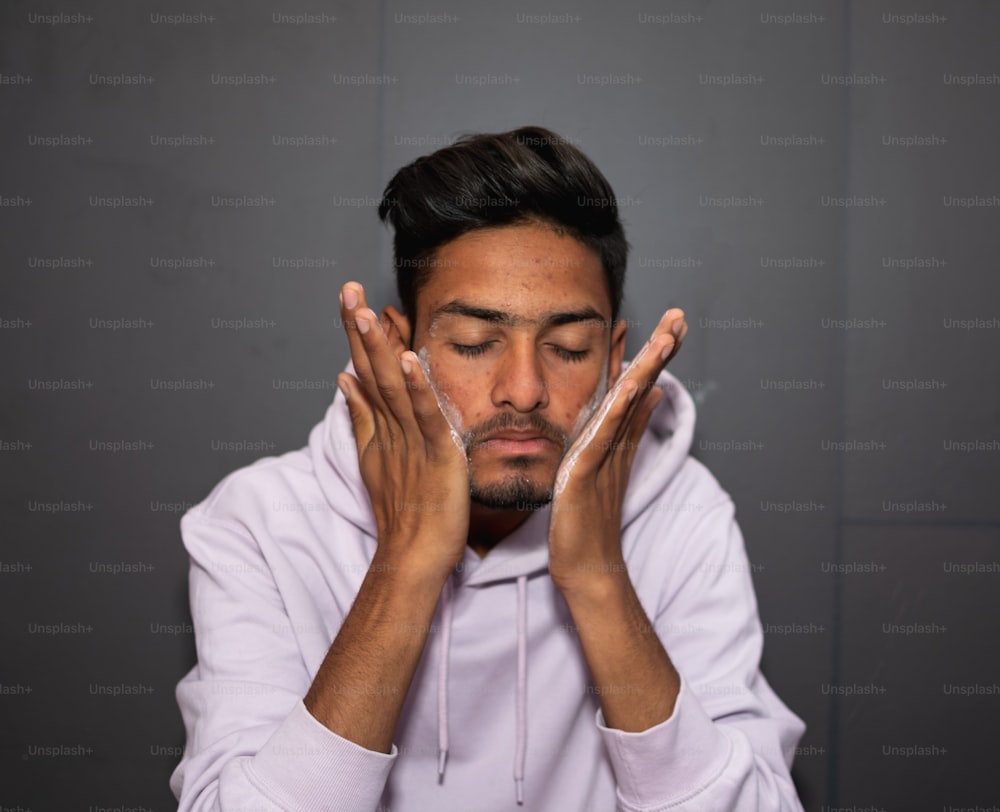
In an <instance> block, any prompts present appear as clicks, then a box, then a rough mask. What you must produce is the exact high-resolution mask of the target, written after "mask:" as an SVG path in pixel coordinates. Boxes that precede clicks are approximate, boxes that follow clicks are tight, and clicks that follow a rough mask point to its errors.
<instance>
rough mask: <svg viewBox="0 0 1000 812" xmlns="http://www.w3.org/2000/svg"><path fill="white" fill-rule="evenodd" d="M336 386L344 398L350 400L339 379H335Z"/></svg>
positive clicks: (345, 388)
mask: <svg viewBox="0 0 1000 812" xmlns="http://www.w3.org/2000/svg"><path fill="white" fill-rule="evenodd" d="M337 388H338V389H339V390H340V392H341V394H342V395H343V396H344V400H350V397H349V396H348V394H347V387H346V386H344V384H342V383H341V382H340V381H337Z"/></svg>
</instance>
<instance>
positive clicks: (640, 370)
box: [622, 307, 687, 419]
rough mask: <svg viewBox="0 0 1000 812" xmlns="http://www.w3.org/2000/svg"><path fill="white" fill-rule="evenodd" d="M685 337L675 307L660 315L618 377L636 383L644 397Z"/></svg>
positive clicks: (680, 315)
mask: <svg viewBox="0 0 1000 812" xmlns="http://www.w3.org/2000/svg"><path fill="white" fill-rule="evenodd" d="M685 335H687V322H686V321H685V319H684V311H683V310H681V309H680V308H676V307H675V308H671V309H670V310H668V311H667V312H666V313H664V314H663V316H662V317H661V318H660V321H659V323H658V324H657V325H656V327H655V329H654V330H653V334H652V335H651V336H650V337H649V340H648V341H647V342H646V343H645V344H644V345H643V346H642V348H641V349H640V350H639V352H638V353H636V356H635V358H633V359H632V362H631V363H630V364H629V366H628V368H627V369H626V370H625V371H624V372H623V373H622V375H623V377H624V378H626V379H627V378H631V379H633V380H635V381H636V383H637V384H638V385H639V387H640V395H643V396H644V395H645V393H646V392H647V391H648V390H649V388H650V387H652V386H655V384H656V380H657V379H658V378H659V376H660V372H662V371H663V368H664V367H665V366H666V365H667V364H668V363H669V362H670V360H671V359H672V358H673V357H674V356H675V355H677V352H678V351H679V350H680V345H681V342H682V341H683V340H684V336H685ZM641 403H642V398H636V399H635V401H634V402H633V405H632V411H634V410H635V409H636V408H638V406H639V405H640V404H641ZM626 419H628V418H626Z"/></svg>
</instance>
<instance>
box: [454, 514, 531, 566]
mask: <svg viewBox="0 0 1000 812" xmlns="http://www.w3.org/2000/svg"><path fill="white" fill-rule="evenodd" d="M532 512H533V511H530V510H514V509H502V508H489V507H485V506H484V505H477V504H475V503H473V504H472V507H471V510H470V512H469V547H471V548H472V550H473V552H475V553H476V554H477V555H478V556H479V557H480V558H484V557H485V556H486V554H487V553H488V552H489V551H490V550H492V549H493V548H494V547H496V545H497V544H499V543H500V542H501V541H502V540H503V539H504V538H506V537H507V536H509V535H510V534H511V533H513V532H514V531H515V530H517V528H518V527H520V526H521V525H522V524H524V523H525V522H526V521H527V520H528V517H529V516H531V514H532Z"/></svg>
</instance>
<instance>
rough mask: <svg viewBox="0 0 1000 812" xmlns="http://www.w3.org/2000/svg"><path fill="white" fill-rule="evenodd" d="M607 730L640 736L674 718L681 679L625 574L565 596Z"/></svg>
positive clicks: (602, 576) (607, 576) (605, 575)
mask: <svg viewBox="0 0 1000 812" xmlns="http://www.w3.org/2000/svg"><path fill="white" fill-rule="evenodd" d="M563 597H564V598H565V599H566V603H567V605H568V606H569V610H570V614H571V615H572V616H573V621H574V625H575V626H576V628H577V634H578V635H579V637H580V645H581V647H582V649H583V654H584V657H585V659H586V660H587V665H588V667H589V669H590V674H591V677H592V678H593V681H594V690H595V691H596V693H597V694H598V696H599V697H600V700H601V710H602V711H603V713H604V720H605V722H607V724H608V726H610V727H614V728H617V729H618V730H623V731H627V732H636V733H637V732H641V731H643V730H647V729H649V728H650V727H653V726H654V725H658V724H660V723H661V722H663V721H665V720H666V719H668V718H670V715H671V714H672V713H673V709H674V703H675V701H676V699H677V694H678V693H679V692H680V676H679V675H678V673H677V671H676V669H675V668H674V666H673V663H671V661H670V657H669V656H668V655H667V652H666V650H665V649H664V648H663V645H662V643H661V642H660V639H659V637H658V636H657V634H656V630H655V629H654V628H653V625H652V624H651V623H650V621H649V618H648V617H647V616H646V612H645V610H644V609H643V608H642V604H641V603H640V602H639V598H638V596H637V595H636V593H635V589H634V588H633V587H632V582H631V581H630V580H629V576H628V573H627V572H626V571H625V570H624V565H622V570H621V571H620V572H613V573H600V574H597V575H595V577H594V579H593V582H592V583H591V584H590V585H588V586H586V587H578V588H575V589H574V590H572V591H567V592H564V593H563Z"/></svg>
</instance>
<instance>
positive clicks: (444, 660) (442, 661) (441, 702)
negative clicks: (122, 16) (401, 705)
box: [438, 578, 452, 784]
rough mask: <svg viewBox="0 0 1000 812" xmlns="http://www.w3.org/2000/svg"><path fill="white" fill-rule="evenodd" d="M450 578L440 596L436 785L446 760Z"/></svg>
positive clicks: (440, 777) (439, 780)
mask: <svg viewBox="0 0 1000 812" xmlns="http://www.w3.org/2000/svg"><path fill="white" fill-rule="evenodd" d="M451 598H452V595H451V578H449V579H448V580H447V581H445V582H444V589H443V591H442V594H441V645H440V647H439V648H438V783H439V784H440V783H441V782H442V781H444V765H445V762H446V761H447V760H448V646H449V644H450V643H451Z"/></svg>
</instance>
